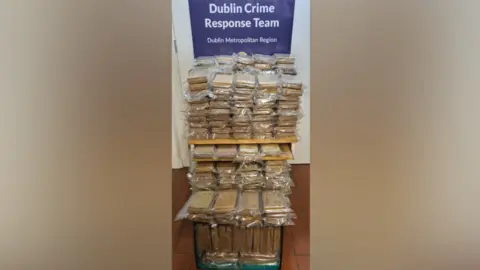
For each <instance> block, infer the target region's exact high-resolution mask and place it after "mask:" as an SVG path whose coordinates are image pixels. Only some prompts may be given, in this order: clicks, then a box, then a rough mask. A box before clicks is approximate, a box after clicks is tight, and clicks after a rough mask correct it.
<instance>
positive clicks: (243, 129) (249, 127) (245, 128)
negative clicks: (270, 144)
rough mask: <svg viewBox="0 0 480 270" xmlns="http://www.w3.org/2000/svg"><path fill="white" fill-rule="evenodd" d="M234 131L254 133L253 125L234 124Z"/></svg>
mask: <svg viewBox="0 0 480 270" xmlns="http://www.w3.org/2000/svg"><path fill="white" fill-rule="evenodd" d="M232 132H233V133H252V126H245V127H243V126H240V127H239V126H233V127H232Z"/></svg>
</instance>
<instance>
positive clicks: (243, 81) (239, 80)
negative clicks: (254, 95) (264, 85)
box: [233, 72, 257, 89]
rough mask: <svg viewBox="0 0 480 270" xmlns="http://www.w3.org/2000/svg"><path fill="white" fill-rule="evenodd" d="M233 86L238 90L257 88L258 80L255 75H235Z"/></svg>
mask: <svg viewBox="0 0 480 270" xmlns="http://www.w3.org/2000/svg"><path fill="white" fill-rule="evenodd" d="M233 84H234V86H235V87H236V88H251V89H255V88H256V86H257V79H256V76H255V75H254V74H250V73H244V72H238V73H236V74H235V77H234V81H233Z"/></svg>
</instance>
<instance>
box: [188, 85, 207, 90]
mask: <svg viewBox="0 0 480 270" xmlns="http://www.w3.org/2000/svg"><path fill="white" fill-rule="evenodd" d="M188 90H190V91H202V90H208V83H196V84H189V85H188Z"/></svg>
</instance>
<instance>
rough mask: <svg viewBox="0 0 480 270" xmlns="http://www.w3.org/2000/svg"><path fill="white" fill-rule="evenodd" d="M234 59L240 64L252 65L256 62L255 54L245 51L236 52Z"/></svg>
mask: <svg viewBox="0 0 480 270" xmlns="http://www.w3.org/2000/svg"><path fill="white" fill-rule="evenodd" d="M234 59H235V62H236V64H237V65H240V66H252V65H253V64H254V63H255V59H253V56H251V55H248V54H245V53H238V54H234Z"/></svg>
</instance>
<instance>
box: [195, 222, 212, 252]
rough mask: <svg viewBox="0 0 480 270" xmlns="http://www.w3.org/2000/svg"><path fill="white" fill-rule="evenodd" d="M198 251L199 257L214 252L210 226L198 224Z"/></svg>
mask: <svg viewBox="0 0 480 270" xmlns="http://www.w3.org/2000/svg"><path fill="white" fill-rule="evenodd" d="M196 237H197V250H198V251H199V253H200V254H199V255H203V254H204V253H205V252H209V251H211V250H212V239H211V235H210V225H208V224H201V223H198V224H197V233H196Z"/></svg>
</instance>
